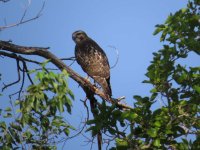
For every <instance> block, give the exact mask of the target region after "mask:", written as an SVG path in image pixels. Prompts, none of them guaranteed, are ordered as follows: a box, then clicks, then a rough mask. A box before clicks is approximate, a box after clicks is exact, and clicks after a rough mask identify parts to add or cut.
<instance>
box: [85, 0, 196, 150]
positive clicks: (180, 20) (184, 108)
mask: <svg viewBox="0 0 200 150" xmlns="http://www.w3.org/2000/svg"><path fill="white" fill-rule="evenodd" d="M158 33H160V34H161V38H160V41H161V42H164V43H165V44H164V45H163V48H162V49H161V50H159V51H158V52H155V53H153V55H154V57H153V60H152V62H151V64H150V66H149V67H148V68H147V73H146V76H147V78H148V80H145V81H143V82H144V83H148V84H151V85H153V88H152V90H151V91H150V92H151V96H150V97H142V96H139V95H135V96H134V99H135V100H136V102H135V103H134V108H133V109H132V110H126V111H119V110H116V107H113V106H111V107H108V106H107V107H103V108H104V109H99V115H98V116H97V117H96V118H95V119H94V120H90V121H89V122H88V124H90V125H92V126H91V127H90V128H89V129H88V130H92V131H93V133H96V131H98V130H101V131H102V133H104V134H106V135H108V134H109V137H110V136H112V138H113V139H115V141H116V146H115V147H112V148H111V149H112V150H115V149H117V150H124V149H162V150H163V149H200V142H199V141H200V130H199V129H200V119H199V113H200V103H199V101H200V67H199V66H196V67H190V66H185V65H182V64H179V62H180V61H179V60H180V59H187V57H188V55H189V54H190V53H193V52H195V53H196V54H197V55H200V1H199V0H194V1H189V2H188V5H187V8H183V9H181V10H179V11H177V12H176V13H175V14H170V16H169V17H168V18H167V20H166V22H165V23H164V24H161V25H156V30H155V32H154V35H156V34H158ZM158 100H159V101H162V103H163V106H161V107H160V108H157V109H155V110H153V109H152V107H153V105H154V104H156V103H157V101H158ZM120 123H121V124H120ZM119 125H120V126H119ZM93 135H96V134H93Z"/></svg>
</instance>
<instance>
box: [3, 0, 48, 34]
mask: <svg viewBox="0 0 200 150" xmlns="http://www.w3.org/2000/svg"><path fill="white" fill-rule="evenodd" d="M1 1H2V2H7V1H8V0H1ZM28 6H29V5H28ZM28 6H27V7H26V8H25V11H24V13H23V15H22V17H21V19H20V21H19V22H17V23H13V24H9V25H5V26H0V31H2V30H4V29H7V28H11V27H15V26H19V25H21V24H24V23H27V22H30V21H33V20H36V19H38V18H39V17H40V16H41V15H42V11H43V10H44V7H45V1H44V2H43V4H42V7H41V9H40V10H39V11H38V13H37V14H36V16H35V17H32V18H30V19H26V20H25V19H24V18H25V16H26V13H27V11H28ZM4 22H6V20H5V21H4Z"/></svg>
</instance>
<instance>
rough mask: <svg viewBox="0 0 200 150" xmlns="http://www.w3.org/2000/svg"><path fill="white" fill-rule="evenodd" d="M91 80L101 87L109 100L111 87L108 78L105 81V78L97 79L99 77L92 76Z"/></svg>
mask: <svg viewBox="0 0 200 150" xmlns="http://www.w3.org/2000/svg"><path fill="white" fill-rule="evenodd" d="M93 78H94V80H95V81H96V82H97V83H98V84H99V85H100V86H101V87H102V89H103V91H104V93H105V94H106V95H108V96H109V98H111V96H112V90H111V86H110V78H108V79H106V78H103V77H99V76H94V77H93Z"/></svg>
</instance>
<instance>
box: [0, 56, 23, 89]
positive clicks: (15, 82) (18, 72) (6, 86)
mask: <svg viewBox="0 0 200 150" xmlns="http://www.w3.org/2000/svg"><path fill="white" fill-rule="evenodd" d="M16 62H17V74H18V79H17V81H14V82H12V83H10V84H4V87H3V88H2V92H3V91H4V90H5V89H6V88H8V87H9V86H12V85H14V84H17V83H19V81H20V79H21V77H20V71H19V60H16Z"/></svg>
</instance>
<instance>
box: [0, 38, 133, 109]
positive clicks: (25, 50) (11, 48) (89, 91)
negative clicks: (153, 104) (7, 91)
mask: <svg viewBox="0 0 200 150" xmlns="http://www.w3.org/2000/svg"><path fill="white" fill-rule="evenodd" d="M0 48H1V49H2V50H4V51H8V52H13V53H16V54H24V55H37V56H40V57H43V58H46V59H48V60H50V61H51V62H52V63H53V64H54V65H55V66H56V67H58V68H59V69H60V70H63V69H65V70H66V71H67V72H68V74H69V77H71V78H72V79H73V80H75V81H76V82H77V83H78V84H79V85H80V86H81V87H82V88H83V89H84V91H85V93H86V95H87V97H88V95H89V96H92V97H93V96H94V94H96V95H98V96H100V97H101V98H102V99H104V100H107V96H106V94H105V93H103V92H102V91H101V90H100V89H98V88H97V87H96V86H94V85H93V84H91V83H90V82H89V81H88V80H87V79H85V78H83V77H81V76H80V75H79V74H77V73H76V72H74V71H73V70H72V69H71V68H70V67H68V66H67V65H66V64H65V63H64V62H63V61H62V60H60V59H59V58H57V57H56V56H55V55H53V54H52V53H51V52H50V51H48V50H47V49H48V48H41V47H26V46H19V45H15V44H11V43H9V42H6V41H1V40H0ZM92 97H91V98H92ZM88 98H89V97H88ZM91 98H89V99H90V100H91ZM110 102H111V103H112V104H115V105H116V106H117V107H119V108H122V109H131V107H130V106H127V105H125V104H121V103H119V102H118V101H115V99H113V98H112V99H111V100H110Z"/></svg>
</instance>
